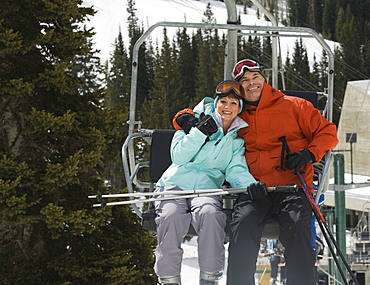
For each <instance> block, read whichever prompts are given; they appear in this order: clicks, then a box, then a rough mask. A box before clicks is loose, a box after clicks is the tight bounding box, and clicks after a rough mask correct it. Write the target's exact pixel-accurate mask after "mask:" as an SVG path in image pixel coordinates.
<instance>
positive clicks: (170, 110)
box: [143, 29, 185, 129]
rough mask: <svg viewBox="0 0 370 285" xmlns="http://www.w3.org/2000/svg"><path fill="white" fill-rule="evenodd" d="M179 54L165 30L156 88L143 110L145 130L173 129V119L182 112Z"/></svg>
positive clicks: (156, 68)
mask: <svg viewBox="0 0 370 285" xmlns="http://www.w3.org/2000/svg"><path fill="white" fill-rule="evenodd" d="M177 62H178V61H177V54H176V51H175V50H174V49H173V47H172V46H171V45H170V42H169V39H168V37H167V31H166V29H164V30H163V42H162V49H161V51H160V53H159V54H158V60H157V65H156V66H155V72H154V81H153V83H154V86H153V89H152V90H151V91H150V101H149V100H146V102H145V104H144V106H143V109H144V113H145V114H146V116H144V117H143V123H144V125H145V128H151V129H172V118H173V116H174V115H175V114H176V113H177V112H178V111H179V110H181V107H180V106H183V105H184V104H185V103H184V94H181V78H180V72H179V65H178V63H177Z"/></svg>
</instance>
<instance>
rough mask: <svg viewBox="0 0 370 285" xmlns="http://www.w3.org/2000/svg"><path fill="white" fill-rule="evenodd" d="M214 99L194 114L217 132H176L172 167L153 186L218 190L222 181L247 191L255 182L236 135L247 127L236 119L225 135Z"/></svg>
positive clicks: (209, 100)
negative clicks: (202, 115) (209, 122)
mask: <svg viewBox="0 0 370 285" xmlns="http://www.w3.org/2000/svg"><path fill="white" fill-rule="evenodd" d="M214 111H215V108H214V99H212V98H208V97H207V98H204V99H203V100H202V101H201V102H200V103H199V104H198V105H197V106H196V107H195V108H194V112H195V113H196V114H200V113H201V112H204V113H205V115H211V116H212V117H213V118H214V119H215V121H216V123H217V124H218V126H219V128H218V131H217V132H216V133H214V134H212V135H211V137H210V140H209V141H207V142H206V143H204V142H205V140H206V138H207V136H206V135H205V134H203V133H202V132H201V131H200V130H199V129H198V128H196V127H193V128H191V130H190V132H189V134H185V132H184V131H183V130H179V131H177V132H176V133H175V134H174V137H173V139H172V143H171V158H172V164H171V165H170V166H169V168H168V169H167V170H166V171H165V172H164V173H163V175H162V177H161V178H160V179H159V181H158V182H157V183H156V186H164V187H165V186H178V187H180V188H181V189H183V190H200V189H220V188H221V187H222V184H223V183H224V181H225V180H226V181H228V182H229V183H230V185H231V187H233V188H246V187H248V186H249V185H250V184H251V183H255V182H257V181H256V180H255V179H254V178H253V176H252V175H251V174H250V173H249V169H248V166H247V163H246V161H245V154H244V150H245V149H244V141H243V139H242V138H240V137H238V135H237V131H238V130H239V129H241V128H245V127H247V126H248V124H247V123H246V122H245V121H243V120H242V119H241V118H239V117H236V118H235V120H234V122H233V123H232V125H231V126H230V129H229V130H228V132H227V134H225V135H224V133H223V130H222V127H221V125H220V122H221V120H220V119H219V118H216V117H217V115H218V114H216V112H214Z"/></svg>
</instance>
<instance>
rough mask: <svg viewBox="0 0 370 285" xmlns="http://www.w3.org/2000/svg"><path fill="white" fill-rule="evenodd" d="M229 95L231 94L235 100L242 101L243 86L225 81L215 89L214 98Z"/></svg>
mask: <svg viewBox="0 0 370 285" xmlns="http://www.w3.org/2000/svg"><path fill="white" fill-rule="evenodd" d="M230 93H232V94H233V95H234V96H235V98H237V99H239V100H240V99H243V98H244V97H243V94H244V89H243V86H242V85H241V84H240V83H239V82H238V81H235V80H226V81H222V82H221V83H220V84H218V85H217V87H216V96H218V97H226V96H228V95H229V94H230Z"/></svg>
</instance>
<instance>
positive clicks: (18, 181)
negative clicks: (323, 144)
mask: <svg viewBox="0 0 370 285" xmlns="http://www.w3.org/2000/svg"><path fill="white" fill-rule="evenodd" d="M212 1H215V0H210V2H212ZM82 2H83V1H82V0H2V1H1V2H0V58H1V61H0V100H1V105H0V116H1V120H0V198H1V199H0V216H1V218H0V263H1V264H2V266H1V267H0V283H1V284H7V285H14V284H17V285H22V284H35V285H36V284H45V285H47V284H60V285H67V284H76V285H77V284H78V285H84V284H99V285H102V284H135V285H136V284H137V285H140V284H143V285H148V284H156V276H155V274H154V271H153V263H154V254H153V251H154V249H155V246H156V239H155V237H153V236H151V235H150V234H149V233H147V232H146V231H144V230H143V229H142V227H141V223H140V219H139V218H138V217H137V215H136V214H134V213H133V212H132V210H131V208H130V207H129V206H119V207H118V206H117V207H106V208H101V207H93V203H94V202H95V201H91V199H88V198H87V197H88V196H89V195H96V194H97V193H102V194H105V193H117V192H119V193H124V192H125V191H127V188H126V184H125V180H124V179H123V172H122V162H121V158H120V155H121V146H122V143H123V142H124V140H125V138H126V137H127V133H128V127H127V121H128V116H129V105H130V84H131V78H130V77H131V58H132V50H133V45H134V44H135V42H136V40H137V39H138V38H139V37H140V36H141V35H142V34H143V32H144V28H143V27H142V26H141V25H140V24H139V23H138V15H137V14H136V9H135V1H134V0H127V12H128V15H129V16H128V18H127V29H128V32H129V39H128V41H127V39H123V38H122V33H121V31H120V30H119V31H117V37H116V40H115V42H114V43H112V44H113V46H114V49H113V50H112V53H111V57H110V59H109V61H108V62H103V63H102V62H100V59H99V53H98V51H97V50H96V49H95V48H94V45H93V42H92V36H93V34H94V30H93V29H88V28H86V26H85V25H84V23H85V21H86V20H87V17H88V16H93V15H94V13H95V12H96V11H94V9H93V8H92V7H85V6H82ZM236 2H240V4H242V5H244V7H245V12H246V13H247V10H248V7H250V5H252V4H251V2H250V1H245V0H244V1H236ZM261 2H262V3H263V5H264V6H265V7H266V8H267V9H269V10H270V11H271V12H272V13H274V14H275V15H276V16H277V17H278V18H279V22H281V23H283V24H285V25H287V26H301V27H309V28H312V29H314V30H315V31H317V32H318V33H320V34H322V35H323V37H324V38H326V39H329V40H333V41H336V42H338V47H337V48H336V50H335V51H334V52H335V84H334V86H335V90H334V118H333V119H334V122H335V123H336V124H337V123H338V122H339V117H340V110H341V106H342V102H343V96H344V92H345V88H346V84H347V82H348V81H352V80H364V79H369V76H370V0H288V1H287V3H288V7H289V9H288V13H287V14H286V15H279V14H278V12H275V11H276V7H275V6H276V1H273V0H266V1H261ZM261 17H263V16H262V15H261ZM203 21H204V22H207V23H215V22H216V19H215V17H214V14H213V12H212V6H211V5H210V4H208V6H207V9H206V10H205V11H204V18H203ZM163 36H164V37H163V38H164V40H163V42H161V43H159V44H157V45H154V44H153V43H152V42H151V41H148V42H145V43H144V44H143V45H142V47H141V48H140V52H139V63H138V64H139V66H138V72H139V76H138V78H139V80H138V92H137V102H138V103H137V114H138V119H139V120H140V121H141V124H142V127H143V128H161V129H168V128H172V123H171V121H172V118H173V116H174V115H175V114H176V112H177V111H179V110H181V109H183V108H185V107H193V106H194V105H195V104H196V103H197V102H198V101H199V100H200V99H202V98H203V97H205V96H210V97H213V93H214V88H215V86H216V85H217V84H218V83H219V82H220V81H222V80H223V68H224V49H225V45H226V38H227V37H226V35H225V34H223V33H221V32H220V31H217V30H197V31H195V32H191V33H190V32H188V31H187V29H186V28H181V29H178V30H177V31H176V35H175V36H174V37H172V38H170V37H169V36H168V35H167V31H166V29H163ZM125 42H128V43H129V44H128V45H127V44H125ZM126 45H127V46H126ZM243 58H251V59H255V60H257V61H259V62H260V63H262V64H263V66H264V68H266V69H268V68H270V67H271V37H269V36H266V37H264V38H261V37H254V36H253V35H252V36H243V37H239V38H238V59H239V60H240V59H243ZM282 61H283V62H284V66H282V67H281V68H282V69H283V70H284V71H285V72H284V77H285V84H286V89H287V90H288V89H289V90H310V91H318V92H325V88H326V84H327V77H326V72H327V57H326V55H325V53H324V52H323V54H320V55H317V61H316V60H315V62H314V64H313V65H312V66H309V64H308V58H307V50H306V47H305V46H304V44H303V43H302V41H301V40H297V41H296V43H295V47H294V49H293V50H292V51H290V52H289V54H288V56H287V58H284V59H282ZM144 145H145V143H144ZM145 149H146V147H144V148H143V150H144V151H145ZM145 155H146V153H145V152H143V154H142V156H145ZM144 175H145V174H144Z"/></svg>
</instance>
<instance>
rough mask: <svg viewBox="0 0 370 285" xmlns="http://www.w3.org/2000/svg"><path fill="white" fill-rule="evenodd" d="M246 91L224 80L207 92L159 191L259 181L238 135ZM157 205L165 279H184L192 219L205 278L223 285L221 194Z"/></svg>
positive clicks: (175, 146)
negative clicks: (185, 241) (210, 93)
mask: <svg viewBox="0 0 370 285" xmlns="http://www.w3.org/2000/svg"><path fill="white" fill-rule="evenodd" d="M242 92H243V88H242V86H241V85H240V83H238V82H237V81H233V80H228V81H223V82H221V83H220V84H219V85H218V86H217V88H216V94H215V98H214V99H212V98H205V99H203V101H202V102H201V103H199V104H198V105H197V106H196V107H195V108H194V111H195V112H196V113H197V112H198V113H200V112H199V111H201V112H202V113H201V115H200V116H199V119H198V122H197V124H196V125H195V126H194V127H190V128H189V129H188V130H186V132H185V131H184V130H179V131H177V132H176V133H175V135H174V137H173V140H172V144H171V158H172V162H173V163H172V164H171V165H170V167H169V168H168V169H167V170H166V171H165V172H164V173H163V175H162V177H161V178H160V180H159V181H158V183H157V189H156V192H158V193H161V192H165V191H170V190H184V191H186V190H193V189H196V190H200V189H220V188H221V187H222V184H223V183H224V181H225V180H226V181H228V182H229V183H230V185H231V186H232V187H234V188H247V187H248V186H249V185H250V184H251V183H256V180H255V179H254V178H253V176H251V175H250V174H249V169H248V166H247V164H246V161H245V156H244V143H243V140H242V139H241V138H240V137H238V136H237V131H238V130H240V129H241V128H245V127H246V126H247V124H246V123H245V122H244V121H243V120H242V119H240V118H239V117H237V115H238V114H239V113H240V112H241V111H242V109H243V94H242ZM184 115H186V114H184ZM178 119H180V118H178ZM241 174H242V175H241ZM155 206H156V214H157V216H156V224H157V233H158V246H157V249H156V252H155V254H156V263H155V268H154V269H155V272H156V273H157V275H158V280H159V284H173V285H179V284H181V280H180V272H181V262H182V254H183V250H182V248H181V243H182V240H183V238H184V236H185V235H186V234H187V231H188V229H189V226H190V223H191V224H192V225H193V227H194V229H195V231H196V232H197V234H198V240H197V241H198V256H199V259H198V262H199V268H200V271H201V272H200V284H201V285H206V284H209V285H217V284H218V280H219V279H220V278H221V277H222V274H223V269H224V260H225V250H224V245H223V241H224V237H225V231H224V228H225V225H226V216H225V214H224V213H223V212H222V199H221V197H220V196H207V197H196V198H191V199H181V198H180V199H173V200H166V201H157V202H156V205H155Z"/></svg>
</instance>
